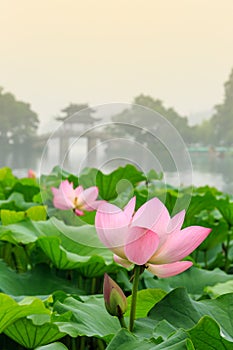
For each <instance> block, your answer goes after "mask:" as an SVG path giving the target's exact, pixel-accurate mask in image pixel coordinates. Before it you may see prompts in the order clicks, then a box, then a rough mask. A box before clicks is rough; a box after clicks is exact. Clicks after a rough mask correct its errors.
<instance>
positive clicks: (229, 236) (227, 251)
mask: <svg viewBox="0 0 233 350" xmlns="http://www.w3.org/2000/svg"><path fill="white" fill-rule="evenodd" d="M229 228H230V226H229ZM230 242H231V234H230V231H228V234H227V245H226V248H225V266H224V271H225V272H227V270H228V264H229V259H228V253H229V248H230Z"/></svg>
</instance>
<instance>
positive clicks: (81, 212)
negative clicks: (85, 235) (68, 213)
mask: <svg viewBox="0 0 233 350" xmlns="http://www.w3.org/2000/svg"><path fill="white" fill-rule="evenodd" d="M74 212H75V214H76V215H77V216H83V215H84V212H83V211H82V210H79V209H75V211H74Z"/></svg>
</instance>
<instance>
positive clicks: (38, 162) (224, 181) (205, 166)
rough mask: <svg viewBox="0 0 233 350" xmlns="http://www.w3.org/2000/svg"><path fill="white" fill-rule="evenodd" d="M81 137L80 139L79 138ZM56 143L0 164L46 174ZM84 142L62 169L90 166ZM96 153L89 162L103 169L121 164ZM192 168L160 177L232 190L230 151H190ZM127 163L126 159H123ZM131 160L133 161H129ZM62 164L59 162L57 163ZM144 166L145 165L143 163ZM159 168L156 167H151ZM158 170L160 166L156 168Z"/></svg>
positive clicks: (55, 159) (23, 172)
mask: <svg viewBox="0 0 233 350" xmlns="http://www.w3.org/2000/svg"><path fill="white" fill-rule="evenodd" d="M82 141H84V140H82ZM57 149H58V145H56V142H54V144H53V147H52V148H51V149H50V150H49V151H48V152H47V153H46V154H43V152H39V153H37V154H35V153H33V154H30V156H28V157H23V156H22V157H20V156H14V157H13V156H12V155H11V156H9V157H8V159H7V162H6V164H1V166H6V165H7V166H9V167H12V168H13V170H14V173H15V174H16V175H17V176H19V177H24V176H27V170H28V169H29V168H32V169H34V170H35V171H36V173H37V174H38V175H39V174H43V173H44V174H48V173H49V172H50V171H51V170H52V168H53V167H54V166H55V165H58V164H59V156H58V154H57ZM85 152H86V145H85V142H83V143H82V144H80V145H79V147H78V148H77V147H76V148H75V147H74V149H73V150H72V152H71V154H70V161H69V164H68V165H66V166H63V168H64V169H66V170H68V171H70V172H73V173H76V174H79V172H80V170H81V169H82V168H84V167H85V166H87V165H88V166H92V165H90V164H87V162H86V158H87V157H86V153H85ZM101 152H102V151H101ZM101 152H100V153H99V156H98V158H99V159H98V162H97V163H96V164H93V166H95V167H98V168H99V169H101V170H102V171H104V172H109V171H112V170H113V169H115V168H117V166H119V165H121V162H120V163H119V162H114V161H112V162H111V163H109V162H108V161H106V160H105V157H104V155H103V153H104V152H102V153H101ZM190 158H191V163H192V171H191V173H190V170H189V171H187V173H186V171H185V169H184V170H183V171H182V181H181V180H180V177H179V174H177V172H174V171H165V172H164V180H165V182H166V183H167V184H171V185H174V186H180V185H182V186H188V185H191V184H193V185H195V186H205V185H209V186H214V187H216V188H218V189H219V190H221V191H224V192H229V193H231V194H233V155H230V154H227V155H222V156H221V157H219V156H217V155H216V156H210V155H209V154H208V153H207V152H206V153H205V152H203V153H198V154H195V153H191V154H190ZM127 163H130V160H129V159H128V160H127ZM132 163H133V164H135V162H132ZM124 164H125V163H123V165H124ZM59 165H60V166H62V164H59ZM147 167H148V166H147ZM155 170H156V171H159V169H155ZM160 170H161V169H160Z"/></svg>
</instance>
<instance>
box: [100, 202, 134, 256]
mask: <svg viewBox="0 0 233 350" xmlns="http://www.w3.org/2000/svg"><path fill="white" fill-rule="evenodd" d="M128 225H129V219H128V217H127V216H126V215H125V213H124V212H123V211H122V210H121V209H120V208H118V207H117V206H115V205H113V204H110V203H107V202H105V203H104V204H102V205H101V206H100V207H99V208H98V210H97V213H96V217H95V227H96V231H97V234H98V236H99V239H100V240H101V242H102V243H103V244H104V245H105V246H106V247H108V248H109V249H111V250H112V251H113V252H114V253H115V254H116V255H118V256H120V257H121V258H125V254H124V249H123V247H124V243H125V238H126V236H127V232H128Z"/></svg>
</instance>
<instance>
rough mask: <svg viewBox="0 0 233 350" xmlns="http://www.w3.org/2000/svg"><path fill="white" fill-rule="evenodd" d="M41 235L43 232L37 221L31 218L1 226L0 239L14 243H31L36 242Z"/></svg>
mask: <svg viewBox="0 0 233 350" xmlns="http://www.w3.org/2000/svg"><path fill="white" fill-rule="evenodd" d="M40 235H43V232H41V231H39V230H38V227H37V226H36V222H33V221H31V220H30V219H28V220H25V221H22V222H19V223H16V224H11V225H7V226H0V239H1V240H2V241H7V242H10V243H13V244H17V243H22V244H29V243H32V242H35V241H36V240H37V238H38V237H39V236H40Z"/></svg>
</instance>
